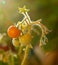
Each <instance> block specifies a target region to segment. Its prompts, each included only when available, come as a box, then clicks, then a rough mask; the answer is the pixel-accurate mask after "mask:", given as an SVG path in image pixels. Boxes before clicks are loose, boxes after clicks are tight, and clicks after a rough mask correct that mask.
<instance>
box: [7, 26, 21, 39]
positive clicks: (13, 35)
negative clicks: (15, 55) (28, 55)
mask: <svg viewBox="0 0 58 65" xmlns="http://www.w3.org/2000/svg"><path fill="white" fill-rule="evenodd" d="M7 33H8V36H9V37H11V38H17V37H19V36H20V34H21V30H19V29H17V28H16V27H15V26H14V25H11V26H10V27H9V28H8V30H7Z"/></svg>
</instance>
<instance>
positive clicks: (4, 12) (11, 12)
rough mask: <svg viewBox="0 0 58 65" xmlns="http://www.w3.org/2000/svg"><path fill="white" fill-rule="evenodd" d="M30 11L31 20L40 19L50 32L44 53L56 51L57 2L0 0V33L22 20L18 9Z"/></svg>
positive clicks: (57, 43)
mask: <svg viewBox="0 0 58 65" xmlns="http://www.w3.org/2000/svg"><path fill="white" fill-rule="evenodd" d="M24 5H26V6H27V8H29V9H30V12H29V15H30V17H31V20H34V21H35V20H38V19H42V23H43V24H44V25H46V26H47V27H48V29H50V30H52V31H51V32H50V33H49V34H48V35H47V37H48V39H49V42H48V43H47V44H46V45H45V46H43V47H44V49H45V50H46V51H50V50H57V49H58V0H0V33H3V32H7V28H8V27H9V26H10V25H11V24H15V23H17V22H18V21H19V20H22V18H23V15H21V14H19V13H18V7H23V6H24Z"/></svg>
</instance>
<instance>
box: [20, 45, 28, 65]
mask: <svg viewBox="0 0 58 65" xmlns="http://www.w3.org/2000/svg"><path fill="white" fill-rule="evenodd" d="M28 53H29V46H28V45H27V46H26V50H25V54H24V58H23V61H22V63H21V65H26V62H27V58H28Z"/></svg>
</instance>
